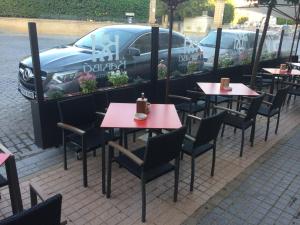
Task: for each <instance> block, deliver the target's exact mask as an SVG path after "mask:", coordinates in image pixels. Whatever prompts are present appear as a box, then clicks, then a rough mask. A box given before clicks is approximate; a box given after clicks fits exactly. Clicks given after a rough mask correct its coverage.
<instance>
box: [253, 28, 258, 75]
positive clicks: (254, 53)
mask: <svg viewBox="0 0 300 225" xmlns="http://www.w3.org/2000/svg"><path fill="white" fill-rule="evenodd" d="M258 37H259V29H256V32H255V39H254V44H253V51H252V57H251V70H252V69H253V65H254V60H255V55H256V50H257V44H258Z"/></svg>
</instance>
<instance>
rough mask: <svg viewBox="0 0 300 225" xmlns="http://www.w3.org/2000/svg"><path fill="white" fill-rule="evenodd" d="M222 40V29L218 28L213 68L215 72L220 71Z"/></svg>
mask: <svg viewBox="0 0 300 225" xmlns="http://www.w3.org/2000/svg"><path fill="white" fill-rule="evenodd" d="M221 38H222V28H218V30H217V38H216V48H215V58H214V66H213V70H214V71H215V70H217V69H218V63H219V53H220V46H221Z"/></svg>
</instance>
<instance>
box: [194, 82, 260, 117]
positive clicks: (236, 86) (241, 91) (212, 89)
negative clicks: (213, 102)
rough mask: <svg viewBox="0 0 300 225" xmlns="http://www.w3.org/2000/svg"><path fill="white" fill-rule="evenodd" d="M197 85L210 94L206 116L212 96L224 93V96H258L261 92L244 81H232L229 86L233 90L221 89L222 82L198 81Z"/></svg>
mask: <svg viewBox="0 0 300 225" xmlns="http://www.w3.org/2000/svg"><path fill="white" fill-rule="evenodd" d="M197 85H198V86H199V87H200V88H201V89H202V91H203V92H204V94H205V95H206V96H208V97H207V98H206V111H205V116H206V115H209V114H210V113H209V107H210V96H211V95H215V96H217V95H222V96H258V95H259V94H258V93H257V92H255V91H253V90H252V89H250V88H248V87H247V86H246V85H244V84H242V83H230V84H229V86H230V87H231V88H232V90H230V91H229V90H228V91H227V90H224V89H220V83H203V82H198V83H197Z"/></svg>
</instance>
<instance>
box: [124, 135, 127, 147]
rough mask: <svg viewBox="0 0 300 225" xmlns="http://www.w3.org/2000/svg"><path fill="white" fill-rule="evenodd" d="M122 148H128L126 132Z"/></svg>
mask: <svg viewBox="0 0 300 225" xmlns="http://www.w3.org/2000/svg"><path fill="white" fill-rule="evenodd" d="M124 147H125V148H126V149H127V148H128V135H127V133H126V132H124Z"/></svg>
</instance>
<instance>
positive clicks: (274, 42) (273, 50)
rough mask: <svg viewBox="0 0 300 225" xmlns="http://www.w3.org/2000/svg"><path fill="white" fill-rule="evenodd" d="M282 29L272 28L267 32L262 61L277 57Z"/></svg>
mask: <svg viewBox="0 0 300 225" xmlns="http://www.w3.org/2000/svg"><path fill="white" fill-rule="evenodd" d="M280 34H281V31H280V30H275V29H272V28H270V29H269V30H268V32H267V34H266V38H265V42H264V46H263V50H262V53H261V57H260V61H266V60H271V59H275V58H277V53H278V48H279V43H280Z"/></svg>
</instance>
